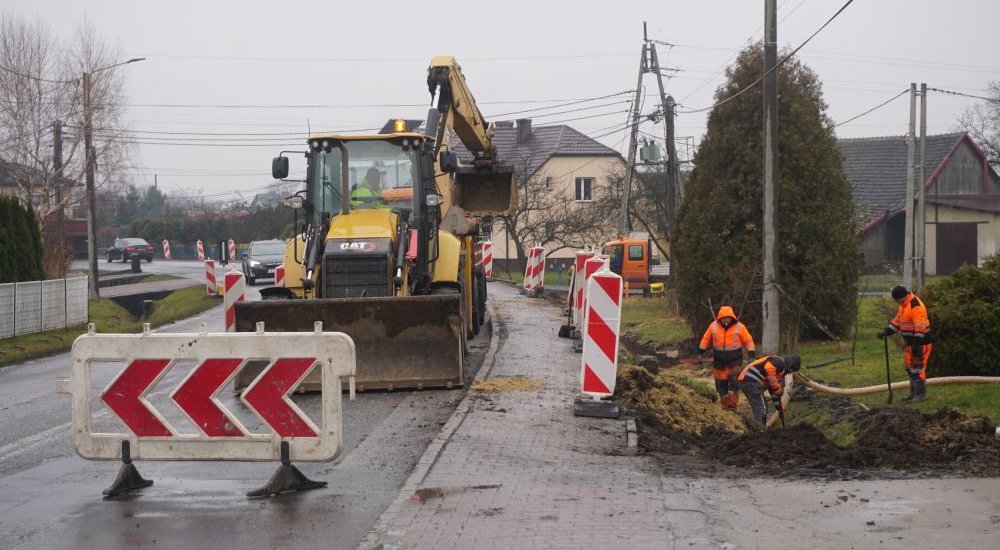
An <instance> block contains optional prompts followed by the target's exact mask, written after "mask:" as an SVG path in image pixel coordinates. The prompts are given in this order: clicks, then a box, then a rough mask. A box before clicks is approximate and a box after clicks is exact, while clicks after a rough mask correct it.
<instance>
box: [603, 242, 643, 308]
mask: <svg viewBox="0 0 1000 550" xmlns="http://www.w3.org/2000/svg"><path fill="white" fill-rule="evenodd" d="M651 251H652V247H651V246H650V241H649V239H648V238H644V237H619V238H618V239H615V240H613V241H608V242H606V243H604V247H603V248H602V249H601V253H602V254H606V255H607V256H608V257H609V258H610V265H611V271H613V272H615V273H616V274H618V275H621V277H622V280H623V282H624V283H626V284H627V285H628V289H629V292H630V293H633V294H643V295H647V294H649V269H650V266H651V265H652V263H653V258H652V255H651Z"/></svg>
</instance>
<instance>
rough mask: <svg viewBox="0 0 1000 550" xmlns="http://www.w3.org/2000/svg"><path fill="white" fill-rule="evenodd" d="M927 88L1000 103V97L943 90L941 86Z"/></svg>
mask: <svg viewBox="0 0 1000 550" xmlns="http://www.w3.org/2000/svg"><path fill="white" fill-rule="evenodd" d="M927 89H928V90H931V91H934V92H941V93H942V94H948V95H960V96H962V97H971V98H972V99H981V100H983V101H990V102H994V103H1000V97H985V96H981V95H973V94H963V93H962V92H956V91H953V90H942V89H941V88H931V87H929V86H928V88H927Z"/></svg>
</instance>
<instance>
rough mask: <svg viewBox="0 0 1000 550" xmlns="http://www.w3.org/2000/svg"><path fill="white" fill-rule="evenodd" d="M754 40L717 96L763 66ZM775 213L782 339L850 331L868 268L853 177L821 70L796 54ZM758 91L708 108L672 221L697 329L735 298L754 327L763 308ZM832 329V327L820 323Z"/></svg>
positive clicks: (785, 92)
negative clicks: (840, 145) (829, 113)
mask: <svg viewBox="0 0 1000 550" xmlns="http://www.w3.org/2000/svg"><path fill="white" fill-rule="evenodd" d="M763 58H764V56H763V49H762V47H761V46H760V45H759V44H758V45H756V46H751V47H749V48H747V49H745V50H744V51H743V52H741V53H740V55H739V57H738V59H737V61H736V63H735V64H734V65H733V66H732V67H730V68H729V69H727V82H726V83H725V84H723V85H722V86H721V87H720V88H719V89H718V90H717V91H716V94H715V97H716V101H721V100H723V99H725V98H728V97H730V96H732V95H733V94H735V93H736V92H738V91H739V90H742V89H744V88H746V87H747V86H749V85H750V84H751V83H753V82H754V81H756V80H757V79H758V78H759V77H760V75H761V74H763V72H764V71H763ZM778 90H779V100H778V137H777V145H778V147H777V154H778V160H777V177H778V182H779V186H778V204H777V214H776V226H777V238H778V260H779V267H778V284H779V285H780V286H779V288H780V290H781V327H782V346H783V348H788V347H794V346H795V344H796V342H797V340H798V337H799V336H800V335H801V334H803V333H812V334H819V333H820V328H819V327H818V326H817V324H816V322H815V320H814V319H813V318H815V319H816V320H818V321H819V322H820V323H822V324H823V325H825V327H826V328H827V329H828V330H830V331H832V332H833V333H834V334H838V335H844V334H846V333H847V332H848V330H849V328H850V327H851V324H852V322H853V319H854V317H855V312H856V307H857V306H856V299H855V297H856V292H857V290H856V287H857V280H858V276H859V273H860V267H861V255H860V253H859V242H858V237H857V225H856V223H855V218H854V214H853V202H852V199H851V187H850V184H849V183H848V182H847V180H846V178H845V177H844V174H843V170H842V167H841V156H840V151H839V149H838V148H837V142H836V137H835V135H834V132H833V123H832V121H831V120H830V119H829V118H828V117H827V115H826V114H825V110H826V104H825V103H824V101H823V97H822V91H821V83H820V81H819V78H818V77H817V76H816V74H815V73H813V72H812V71H811V70H810V69H809V68H808V67H806V66H804V65H802V64H801V63H799V62H798V61H796V60H794V59H792V60H789V61H788V62H786V63H785V64H784V65H783V66H782V67H781V68H780V69H779V70H778ZM763 151H764V148H763V96H762V86H761V84H759V83H758V84H756V85H754V86H752V87H751V88H750V89H748V90H746V91H745V92H743V93H742V94H740V95H739V96H736V97H735V98H734V99H732V100H730V101H726V102H725V103H722V104H719V105H717V106H716V107H715V108H714V109H713V110H712V111H711V113H710V114H709V118H708V129H707V132H706V134H705V137H704V139H703V140H702V142H701V145H700V147H699V149H698V153H697V155H696V156H695V159H694V164H695V169H694V171H693V172H692V174H691V179H690V181H689V183H688V185H687V187H686V191H685V200H684V204H683V205H681V208H680V211H679V213H678V219H677V223H676V226H675V228H674V230H673V232H672V243H673V245H674V247H675V254H676V257H677V264H678V265H677V269H676V273H677V285H678V300H679V303H680V307H681V310H682V313H683V314H684V315H685V317H686V318H687V319H688V321H689V322H690V323H691V325H692V327H693V328H694V329H695V330H697V331H699V332H700V331H701V330H703V329H704V326H705V324H707V323H708V322H709V321H710V319H711V316H712V312H711V311H710V310H709V304H711V305H712V306H713V307H715V308H716V309H718V307H719V305H720V304H723V303H729V304H733V305H734V306H736V309H737V310H742V311H743V313H742V320H743V321H744V322H745V323H747V325H748V326H750V327H751V328H752V329H756V332H757V333H758V334H759V330H760V320H761V318H762V312H761V308H760V300H759V298H760V296H761V293H762V285H763V281H762V272H763V268H762V246H763V232H762V228H763V164H764V155H763ZM822 332H825V331H822Z"/></svg>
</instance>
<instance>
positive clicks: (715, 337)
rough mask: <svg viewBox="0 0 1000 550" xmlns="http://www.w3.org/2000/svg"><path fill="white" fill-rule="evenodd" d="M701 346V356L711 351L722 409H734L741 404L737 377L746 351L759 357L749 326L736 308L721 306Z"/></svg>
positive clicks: (703, 337)
mask: <svg viewBox="0 0 1000 550" xmlns="http://www.w3.org/2000/svg"><path fill="white" fill-rule="evenodd" d="M698 349H699V350H700V352H701V357H702V358H704V356H705V352H707V351H708V350H710V349H711V350H712V378H714V379H715V391H717V392H719V403H720V404H721V405H722V408H723V409H735V408H736V406H737V405H739V403H740V395H739V394H738V393H736V391H737V389H738V385H737V381H736V379H737V377H739V375H740V369H741V367H742V365H743V350H746V351H747V355H748V356H749V357H750V359H755V358H756V357H757V351H756V347H755V346H754V343H753V336H750V331H748V330H747V327H746V325H744V324H743V323H741V322H739V320H737V319H736V313H735V312H733V308H731V307H729V306H722V307H720V308H719V314H718V315H716V316H715V320H714V321H712V323H711V324H710V325H708V328H707V329H705V334H704V336H702V337H701V343H700V344H698Z"/></svg>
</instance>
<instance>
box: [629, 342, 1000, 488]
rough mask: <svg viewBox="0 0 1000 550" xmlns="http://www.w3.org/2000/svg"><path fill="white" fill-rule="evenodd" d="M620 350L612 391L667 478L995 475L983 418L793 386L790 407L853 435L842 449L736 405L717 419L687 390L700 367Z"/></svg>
mask: <svg viewBox="0 0 1000 550" xmlns="http://www.w3.org/2000/svg"><path fill="white" fill-rule="evenodd" d="M622 343H623V345H624V346H625V347H626V349H628V350H629V352H630V353H631V355H632V357H633V359H634V362H637V363H641V365H642V366H635V365H624V366H623V367H622V368H621V369H620V370H619V379H618V391H617V392H616V393H618V394H619V395H620V401H621V403H622V405H623V406H624V407H625V408H626V409H627V410H629V411H631V412H632V413H633V414H634V416H635V418H636V422H637V425H638V427H639V432H640V437H639V444H640V447H641V448H642V449H643V450H644V451H645V452H648V453H650V454H653V455H655V456H657V457H658V458H660V459H661V460H660V462H661V464H662V465H663V468H664V469H665V470H666V471H667V472H670V473H677V474H695V475H718V476H741V475H746V474H748V473H749V474H752V475H757V476H776V477H795V478H801V477H819V478H828V479H858V478H909V477H925V476H934V477H940V476H942V475H951V476H963V477H964V476H969V477H995V476H1000V437H997V436H996V434H995V430H996V427H995V426H994V425H993V423H992V422H991V421H990V420H989V419H987V418H984V417H971V416H968V415H966V414H963V413H961V412H959V411H957V410H954V409H943V410H940V411H937V412H935V413H933V414H923V413H921V412H919V411H917V410H914V409H907V408H904V407H885V408H875V409H870V410H869V409H867V408H866V407H864V406H862V405H860V404H857V403H854V402H852V401H850V400H848V399H845V398H839V397H833V396H829V395H825V394H818V393H816V392H813V391H812V390H809V389H807V388H802V387H798V388H796V391H795V393H794V394H793V397H792V399H793V403H792V405H791V407H792V408H793V409H794V408H795V407H797V406H799V407H801V406H803V405H806V404H807V403H808V405H809V406H810V407H813V408H818V409H820V410H822V411H823V412H824V413H827V414H828V415H829V417H830V420H829V421H828V422H826V424H829V425H838V426H839V427H840V429H841V430H843V431H847V432H849V433H851V434H852V435H853V437H849V438H848V439H849V440H850V442H849V443H845V444H844V445H843V446H840V445H837V444H835V443H834V442H833V441H832V440H831V439H830V437H828V436H827V435H826V434H825V433H824V432H823V431H821V430H820V429H819V428H817V427H815V426H813V425H810V424H807V423H805V422H799V423H796V424H794V425H789V426H788V427H785V428H775V429H770V430H766V431H762V430H759V429H756V428H754V427H752V426H751V425H749V423H748V421H747V420H748V417H749V409H748V407H746V404H745V402H741V408H740V409H739V414H734V413H732V412H727V411H723V410H721V408H720V407H719V404H718V402H717V401H716V400H715V399H716V398H715V396H714V395H713V394H714V389H712V390H711V391H708V390H709V388H710V384H699V383H697V382H695V383H692V381H691V380H692V377H694V378H698V377H701V376H703V375H705V374H707V370H706V369H704V368H701V369H700V370H699V367H691V366H689V365H683V364H680V363H679V362H678V360H677V359H676V358H672V357H670V356H672V355H675V354H674V353H669V354H668V353H664V352H663V351H662V350H661V351H657V350H655V349H653V348H652V346H650V345H649V344H648V343H647V344H642V343H639V342H637V341H636V340H635V339H634V338H629V337H628V335H626V336H625V337H623V338H622ZM687 351H688V350H685V351H682V352H681V353H682V354H684V355H687V354H688V353H687ZM708 378H710V375H708ZM741 397H742V396H741ZM741 401H745V400H742V399H741Z"/></svg>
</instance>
